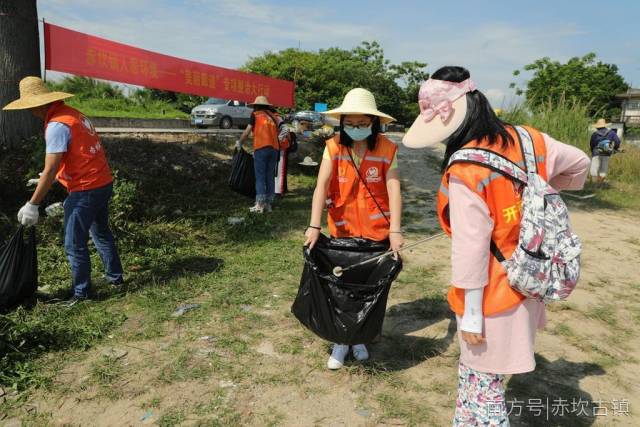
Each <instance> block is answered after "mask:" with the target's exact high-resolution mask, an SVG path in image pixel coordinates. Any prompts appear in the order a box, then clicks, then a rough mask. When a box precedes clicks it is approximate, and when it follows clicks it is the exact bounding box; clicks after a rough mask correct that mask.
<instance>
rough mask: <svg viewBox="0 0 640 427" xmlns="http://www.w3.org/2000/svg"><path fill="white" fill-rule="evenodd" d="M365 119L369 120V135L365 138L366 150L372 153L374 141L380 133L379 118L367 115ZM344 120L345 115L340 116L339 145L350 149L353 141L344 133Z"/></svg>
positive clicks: (374, 145)
mask: <svg viewBox="0 0 640 427" xmlns="http://www.w3.org/2000/svg"><path fill="white" fill-rule="evenodd" d="M367 117H370V118H371V135H369V136H368V137H367V148H368V149H369V151H373V150H375V148H376V141H377V140H378V134H379V133H380V117H378V116H373V115H371V114H367ZM344 118H345V115H342V116H340V144H342V145H344V146H345V147H349V148H352V147H353V139H351V137H350V136H349V135H348V134H347V132H345V131H344Z"/></svg>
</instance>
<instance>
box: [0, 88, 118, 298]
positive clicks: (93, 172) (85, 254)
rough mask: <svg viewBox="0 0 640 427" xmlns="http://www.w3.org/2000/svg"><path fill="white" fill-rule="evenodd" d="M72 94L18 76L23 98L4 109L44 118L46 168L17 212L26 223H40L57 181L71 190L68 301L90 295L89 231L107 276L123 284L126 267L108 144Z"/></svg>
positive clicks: (66, 207)
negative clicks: (116, 230) (115, 224)
mask: <svg viewBox="0 0 640 427" xmlns="http://www.w3.org/2000/svg"><path fill="white" fill-rule="evenodd" d="M72 96H73V95H71V94H68V93H64V92H51V91H50V90H49V89H48V88H47V87H46V85H45V84H44V82H43V81H42V80H41V79H40V78H39V77H25V78H24V79H22V80H21V81H20V99H18V100H16V101H13V102H11V103H9V104H8V105H6V106H5V107H4V108H3V110H25V109H29V110H31V112H32V113H33V115H34V116H36V117H38V118H40V119H42V120H43V121H44V127H45V143H46V155H45V161H44V170H43V171H42V174H41V176H40V179H39V180H38V184H37V187H36V190H35V192H34V193H33V195H32V196H31V199H30V200H29V201H28V202H27V203H25V205H24V206H23V207H22V208H21V209H20V211H19V212H18V221H20V223H21V224H22V225H25V226H33V225H36V224H37V223H38V218H39V205H40V202H42V200H43V199H44V197H45V196H46V194H47V193H48V192H49V190H50V188H51V186H52V185H53V183H54V182H55V181H56V179H57V180H58V182H60V183H61V184H62V185H63V186H64V187H65V188H66V189H67V191H68V192H69V195H68V197H67V198H66V200H65V201H64V247H65V251H66V254H67V258H68V260H69V265H70V266H71V276H72V285H73V295H72V296H71V298H70V299H69V300H68V301H67V304H68V305H69V306H72V305H74V304H76V303H77V302H79V301H82V300H86V299H87V298H88V297H89V291H90V289H91V261H90V257H89V247H88V245H87V243H88V241H89V236H91V238H92V239H93V242H94V243H95V246H96V249H97V250H98V254H99V255H100V258H101V259H102V263H103V265H104V268H105V276H106V279H107V281H108V282H109V283H110V284H112V285H114V286H120V285H122V284H123V282H124V280H123V271H122V265H121V263H120V257H119V255H118V250H117V248H116V244H115V239H114V237H113V234H112V233H111V229H110V228H109V201H110V200H111V197H112V194H113V177H112V175H111V169H110V168H109V164H108V162H107V158H106V155H105V152H104V148H103V147H102V145H101V143H100V138H99V137H98V134H97V133H96V130H95V129H94V127H93V125H92V124H91V122H90V121H89V119H88V118H87V117H86V116H84V115H83V114H82V113H81V112H79V111H78V110H76V109H74V108H71V107H69V106H67V105H65V103H64V102H63V100H64V99H67V98H70V97H72Z"/></svg>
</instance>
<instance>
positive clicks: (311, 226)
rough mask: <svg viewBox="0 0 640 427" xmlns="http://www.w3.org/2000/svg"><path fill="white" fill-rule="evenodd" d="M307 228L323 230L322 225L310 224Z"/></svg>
mask: <svg viewBox="0 0 640 427" xmlns="http://www.w3.org/2000/svg"><path fill="white" fill-rule="evenodd" d="M307 228H313V229H314V230H322V227H314V226H313V225H310V226H308V227H307Z"/></svg>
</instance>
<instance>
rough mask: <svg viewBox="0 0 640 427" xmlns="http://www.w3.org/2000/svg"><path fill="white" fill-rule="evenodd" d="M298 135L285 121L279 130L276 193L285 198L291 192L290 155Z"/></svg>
mask: <svg viewBox="0 0 640 427" xmlns="http://www.w3.org/2000/svg"><path fill="white" fill-rule="evenodd" d="M295 138H296V134H295V132H293V130H292V128H291V127H290V126H289V124H287V123H286V122H285V121H284V120H283V121H282V122H281V123H280V125H279V129H278V142H279V149H278V161H277V163H276V176H275V193H276V195H277V196H284V195H285V194H286V193H287V192H288V191H289V186H288V183H287V169H288V167H289V153H290V151H291V149H292V147H293V146H294V145H295V143H296V141H295Z"/></svg>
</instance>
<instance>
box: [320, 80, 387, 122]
mask: <svg viewBox="0 0 640 427" xmlns="http://www.w3.org/2000/svg"><path fill="white" fill-rule="evenodd" d="M320 114H324V115H327V116H330V117H333V118H336V119H338V120H339V119H340V117H341V116H345V115H348V114H365V115H368V116H377V117H379V118H380V123H381V124H386V123H391V122H394V121H395V120H396V119H394V118H393V117H391V116H390V115H388V114H385V113H383V112H381V111H378V105H377V104H376V99H375V98H374V96H373V94H372V93H371V92H369V91H368V90H366V89H362V88H359V87H358V88H355V89H351V90H350V91H349V92H348V93H347V94H346V95H345V97H344V100H343V101H342V105H340V106H339V107H338V108H334V109H333V110H329V111H324V112H322V113H320Z"/></svg>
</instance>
